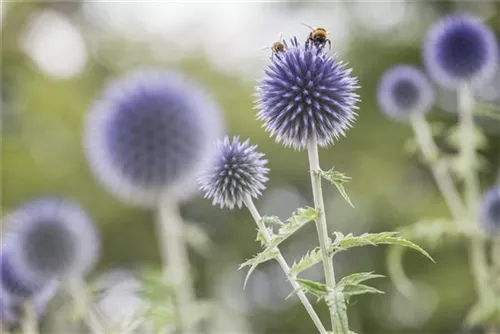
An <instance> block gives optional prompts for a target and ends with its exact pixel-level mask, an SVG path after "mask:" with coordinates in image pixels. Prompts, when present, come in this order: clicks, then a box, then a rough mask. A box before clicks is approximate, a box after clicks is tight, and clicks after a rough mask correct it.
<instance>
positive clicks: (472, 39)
mask: <svg viewBox="0 0 500 334" xmlns="http://www.w3.org/2000/svg"><path fill="white" fill-rule="evenodd" d="M423 57H424V61H425V65H426V67H427V69H428V72H429V74H430V75H431V76H432V78H433V79H434V80H435V81H436V82H437V83H438V84H440V85H442V86H445V87H448V88H456V87H458V85H459V84H460V83H461V82H466V83H470V84H479V83H482V82H485V81H488V80H489V79H490V78H491V76H492V75H493V74H494V73H495V69H496V67H497V63H498V57H499V54H498V45H497V41H496V38H495V35H494V33H493V31H492V30H491V29H490V28H489V27H487V26H485V25H484V24H483V23H482V22H480V21H479V20H478V19H476V18H473V17H471V16H467V15H463V14H457V15H453V16H449V17H446V18H444V19H442V20H441V21H439V22H437V23H436V24H435V25H434V26H433V27H431V29H430V30H429V32H428V34H427V39H426V41H425V44H424V47H423Z"/></svg>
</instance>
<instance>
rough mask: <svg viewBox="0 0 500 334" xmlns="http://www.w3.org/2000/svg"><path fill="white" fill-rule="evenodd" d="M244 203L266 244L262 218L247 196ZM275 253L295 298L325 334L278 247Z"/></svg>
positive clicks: (269, 236) (269, 238)
mask: <svg viewBox="0 0 500 334" xmlns="http://www.w3.org/2000/svg"><path fill="white" fill-rule="evenodd" d="M243 201H244V203H245V206H246V207H247V208H248V210H249V211H250V214H251V215H252V217H253V219H254V220H255V223H256V224H257V227H258V228H259V231H260V232H261V233H262V235H263V236H264V238H265V239H266V241H267V242H269V241H270V240H271V235H270V234H269V231H268V230H267V228H266V226H265V225H264V224H263V223H262V217H261V216H260V214H259V212H258V211H257V208H256V207H255V205H254V203H253V201H252V198H251V197H250V196H248V195H245V197H244V200H243ZM276 251H277V252H278V257H277V261H278V263H279V265H280V266H281V269H283V272H284V273H285V275H286V276H287V277H288V279H289V281H290V284H291V285H292V287H293V289H294V290H298V293H297V296H298V297H299V299H300V301H301V302H302V305H304V308H305V309H306V311H307V313H309V316H310V317H311V319H312V321H313V322H314V324H315V325H316V328H317V329H318V331H319V332H320V333H322V334H326V333H327V331H326V329H325V327H324V326H323V324H322V323H321V320H320V319H319V317H318V315H317V314H316V311H315V310H314V308H313V306H312V305H311V303H310V302H309V299H307V296H306V294H305V293H304V292H303V291H301V290H300V285H299V284H298V283H297V281H296V279H295V277H293V276H291V275H290V267H289V266H288V264H287V263H286V260H285V258H284V257H283V255H282V254H281V252H280V250H279V249H278V247H276Z"/></svg>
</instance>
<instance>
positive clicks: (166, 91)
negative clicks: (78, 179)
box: [84, 71, 222, 206]
mask: <svg viewBox="0 0 500 334" xmlns="http://www.w3.org/2000/svg"><path fill="white" fill-rule="evenodd" d="M221 131H222V121H221V118H220V112H219V107H218V106H217V105H216V104H215V102H214V101H213V100H212V99H210V98H209V97H208V96H206V95H205V94H204V92H203V91H202V89H201V88H200V87H198V86H197V85H195V84H194V83H189V82H186V80H185V79H184V78H182V77H181V76H180V75H178V74H176V73H171V72H164V71H142V72H139V71H134V72H132V73H130V74H128V75H126V76H125V77H124V78H122V79H121V80H117V81H115V82H112V83H111V84H110V85H109V86H108V87H107V88H106V90H105V91H104V92H103V94H102V97H101V99H100V100H99V101H97V102H96V103H95V104H94V106H93V108H92V109H91V111H90V113H89V114H88V117H87V122H86V127H85V140H84V146H85V152H86V155H87V158H88V160H89V164H90V167H91V169H92V171H93V172H94V174H95V175H96V177H97V178H98V180H100V181H101V183H102V184H103V185H104V186H105V187H106V188H107V189H108V190H110V191H111V192H112V193H113V194H114V195H116V196H118V197H119V198H121V199H122V200H125V201H127V202H130V203H133V204H139V205H143V206H155V205H156V204H157V201H158V199H159V197H160V195H162V194H165V193H167V192H168V193H169V194H171V195H172V196H173V197H176V198H179V197H186V196H187V195H188V194H190V193H191V192H192V191H191V190H193V191H194V190H195V189H196V182H195V181H194V180H195V179H196V176H197V173H198V172H199V170H200V169H203V168H204V167H205V166H206V164H207V163H208V162H209V161H210V159H211V157H212V153H213V148H214V144H215V141H216V139H217V138H219V137H220V133H221Z"/></svg>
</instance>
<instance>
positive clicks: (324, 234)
mask: <svg viewBox="0 0 500 334" xmlns="http://www.w3.org/2000/svg"><path fill="white" fill-rule="evenodd" d="M307 153H308V157H309V169H310V173H311V186H312V192H313V199H314V207H315V209H316V210H318V219H316V230H317V233H318V239H319V246H320V249H321V254H322V261H323V269H324V272H325V280H326V285H327V286H328V287H329V288H330V289H332V290H334V289H335V271H334V269H333V260H332V257H331V256H330V255H329V254H330V252H329V248H330V244H331V239H330V238H329V237H328V226H327V223H326V214H325V204H324V202H323V191H322V189H321V175H320V167H319V155H318V145H317V142H316V141H315V140H311V141H310V142H309V143H308V145H307ZM333 298H334V302H333V303H332V305H329V307H328V309H329V311H330V318H331V321H332V326H333V330H334V333H335V334H345V333H348V331H349V328H348V325H347V314H346V312H345V308H342V307H337V306H338V305H340V304H342V303H343V301H342V300H340V301H339V300H337V299H338V298H341V296H339V295H338V294H336V293H335V294H334V296H333Z"/></svg>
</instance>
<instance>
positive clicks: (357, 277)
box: [338, 272, 385, 286]
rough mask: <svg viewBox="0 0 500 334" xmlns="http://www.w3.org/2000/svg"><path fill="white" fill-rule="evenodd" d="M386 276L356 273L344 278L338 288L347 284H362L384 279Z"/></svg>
mask: <svg viewBox="0 0 500 334" xmlns="http://www.w3.org/2000/svg"><path fill="white" fill-rule="evenodd" d="M382 277H385V276H384V275H379V274H374V273H373V272H362V273H354V274H351V275H349V276H346V277H344V278H342V279H341V280H340V281H339V283H338V286H342V285H345V284H351V285H352V284H359V283H361V282H364V281H367V280H370V279H374V278H382Z"/></svg>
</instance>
